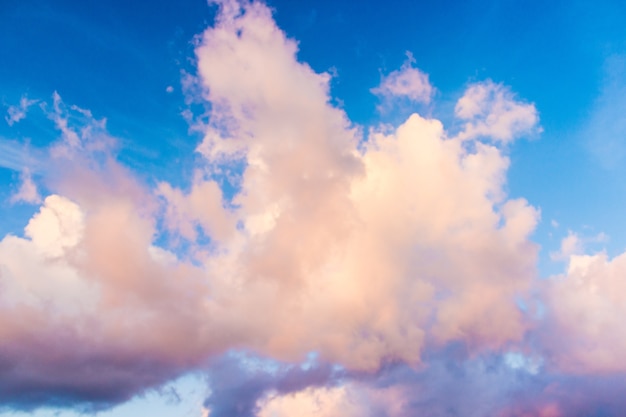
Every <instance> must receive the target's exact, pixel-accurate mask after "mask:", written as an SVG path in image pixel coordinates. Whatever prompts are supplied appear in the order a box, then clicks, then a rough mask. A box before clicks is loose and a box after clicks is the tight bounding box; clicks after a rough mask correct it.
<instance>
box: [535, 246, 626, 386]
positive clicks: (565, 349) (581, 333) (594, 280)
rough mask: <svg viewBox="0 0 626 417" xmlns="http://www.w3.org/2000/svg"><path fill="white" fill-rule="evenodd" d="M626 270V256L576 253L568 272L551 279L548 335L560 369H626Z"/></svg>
mask: <svg viewBox="0 0 626 417" xmlns="http://www.w3.org/2000/svg"><path fill="white" fill-rule="evenodd" d="M625 268H626V255H625V254H620V255H618V256H616V257H615V258H612V259H610V258H609V257H608V256H607V255H606V254H605V253H603V252H600V253H598V254H595V255H572V256H570V258H569V263H568V268H567V271H566V273H565V274H564V275H562V276H556V277H552V278H551V279H550V281H549V282H548V284H547V288H546V302H547V304H548V305H549V311H548V314H549V317H548V319H549V324H548V325H547V330H546V334H545V337H546V339H547V340H546V345H547V346H548V348H549V349H550V358H551V360H552V361H553V363H554V364H555V366H556V367H557V368H558V369H561V370H563V371H566V372H569V373H573V374H581V373H599V374H603V373H616V372H625V371H626V367H624V364H623V361H622V360H621V358H622V357H623V355H624V352H626V337H624V333H623V331H622V325H621V324H620V321H621V320H620V317H622V315H623V314H624V313H626V311H624V306H625V305H626V303H625V300H624V285H626V284H625V282H624V279H623V276H624V272H625V270H626V269H625Z"/></svg>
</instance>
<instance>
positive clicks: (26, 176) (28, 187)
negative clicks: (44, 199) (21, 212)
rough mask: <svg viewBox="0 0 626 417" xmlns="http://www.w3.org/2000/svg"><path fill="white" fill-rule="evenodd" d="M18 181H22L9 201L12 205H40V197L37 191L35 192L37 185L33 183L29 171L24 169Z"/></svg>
mask: <svg viewBox="0 0 626 417" xmlns="http://www.w3.org/2000/svg"><path fill="white" fill-rule="evenodd" d="M20 179H21V181H22V184H21V185H20V188H19V189H18V190H17V192H16V193H14V194H13V195H12V196H11V198H10V201H11V202H12V203H19V202H24V203H29V204H38V203H40V202H41V196H40V195H39V191H38V190H37V185H36V184H35V182H34V181H33V178H32V176H31V173H30V169H28V168H26V169H24V170H23V171H22V173H21V175H20Z"/></svg>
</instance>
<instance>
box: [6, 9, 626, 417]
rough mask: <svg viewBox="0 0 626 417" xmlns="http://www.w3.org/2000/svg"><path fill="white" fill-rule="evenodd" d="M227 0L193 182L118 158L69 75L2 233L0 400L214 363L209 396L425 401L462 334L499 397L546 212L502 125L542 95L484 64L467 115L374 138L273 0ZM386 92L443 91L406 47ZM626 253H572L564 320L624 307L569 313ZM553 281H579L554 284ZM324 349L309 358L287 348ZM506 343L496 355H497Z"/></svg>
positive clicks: (580, 357)
mask: <svg viewBox="0 0 626 417" xmlns="http://www.w3.org/2000/svg"><path fill="white" fill-rule="evenodd" d="M218 7H219V10H218V13H217V17H216V20H215V24H214V25H213V26H212V27H210V28H208V29H207V30H206V31H205V32H204V33H203V34H202V36H201V37H200V38H199V39H198V45H197V49H196V54H197V62H198V73H197V80H196V82H197V85H198V86H200V91H201V93H200V94H201V97H196V98H199V99H201V100H205V101H206V102H208V103H210V108H211V113H210V120H209V122H208V124H206V125H203V126H202V128H203V129H204V132H205V136H204V138H203V140H202V143H201V144H200V145H199V146H198V152H199V153H200V154H201V155H202V156H203V158H204V160H205V161H204V163H203V164H200V165H199V166H198V167H197V169H196V173H195V176H194V179H193V181H192V184H191V185H190V187H189V189H187V190H183V189H180V188H177V187H175V186H173V185H171V184H168V183H167V182H158V181H157V182H158V185H157V186H156V187H154V188H151V187H149V186H147V185H146V184H143V183H142V182H141V181H139V180H138V179H137V178H135V176H134V174H133V173H132V172H130V171H129V170H128V168H126V167H124V166H122V165H121V164H120V163H119V162H117V161H116V159H115V154H114V146H112V143H113V142H114V139H112V138H111V137H110V136H108V134H107V133H106V122H105V121H104V120H96V119H94V118H93V116H92V115H91V113H89V112H87V111H85V110H82V109H79V108H77V107H70V108H69V109H68V108H67V107H66V106H64V105H63V102H62V101H61V98H60V96H59V95H58V94H56V93H55V95H54V103H53V107H52V110H50V118H51V119H52V120H53V121H54V122H55V124H56V126H57V128H58V130H59V131H60V135H61V140H60V142H59V143H58V144H55V145H54V146H53V147H52V148H51V150H50V155H51V157H50V158H51V159H50V161H49V162H50V164H51V167H52V168H51V170H53V171H54V172H55V173H57V176H56V177H55V181H54V182H53V189H54V192H55V194H52V195H50V196H48V197H47V198H46V199H45V200H44V202H43V205H42V206H41V208H40V210H39V212H38V213H37V214H35V215H34V216H33V218H32V219H31V221H30V222H29V223H28V225H27V226H26V228H25V235H24V237H17V236H13V235H8V236H6V237H4V239H3V240H2V241H1V242H0V265H1V269H0V283H1V287H2V292H0V336H1V337H0V388H1V389H0V401H2V402H3V403H4V404H9V405H12V406H15V407H22V408H29V407H31V408H32V407H36V406H39V405H63V404H70V405H74V404H96V405H108V404H112V403H115V402H119V401H124V400H126V399H128V398H130V397H131V396H132V395H134V394H136V393H139V392H141V391H142V390H144V389H146V388H149V387H154V386H158V385H159V384H161V383H163V382H165V381H167V380H168V379H170V378H172V377H174V376H176V375H180V374H182V373H184V372H186V371H188V370H191V369H197V368H198V367H202V366H208V367H209V368H211V372H210V375H211V376H212V379H213V382H214V385H213V391H214V395H213V396H212V397H211V398H210V399H209V400H207V404H206V405H207V407H208V409H209V410H211V413H212V414H211V415H212V416H215V417H217V416H220V415H234V414H237V413H239V414H237V415H255V414H258V415H260V416H269V415H294V413H295V414H298V415H326V416H334V415H354V416H357V415H359V416H360V415H379V414H378V413H383V412H385V413H387V414H385V415H394V416H404V415H410V414H408V413H410V412H413V411H415V410H425V409H428V408H427V406H426V405H424V403H420V402H419V401H417V400H415V401H411V400H410V398H412V397H414V396H415V395H419V394H416V393H415V392H416V391H417V392H421V393H423V394H424V393H428V395H430V396H431V397H432V398H437V399H440V398H441V397H442V396H443V393H444V391H445V389H444V388H443V386H444V385H445V384H443V383H442V384H441V388H438V387H439V385H433V386H432V387H431V388H430V391H428V390H425V388H424V382H423V381H424V378H428V375H430V376H432V380H433V381H449V380H450V379H451V378H450V377H449V375H448V374H446V372H450V369H451V368H450V367H449V366H447V365H445V366H444V365H441V363H444V364H445V360H444V359H441V358H439V357H438V358H437V359H436V360H435V361H434V362H429V358H430V359H432V357H433V355H435V353H433V352H447V353H450V352H453V353H454V347H457V348H458V349H460V351H461V352H462V354H461V355H460V357H461V359H462V360H467V361H469V362H468V363H469V364H470V365H468V366H469V367H470V368H471V370H470V371H467V372H468V375H474V374H476V375H478V376H477V377H476V378H478V379H480V380H484V381H505V380H506V381H508V382H507V384H508V385H506V386H507V387H509V388H510V389H509V388H507V390H504V389H503V390H502V391H499V390H495V389H494V391H493V392H492V391H488V392H492V394H493V395H492V396H491V397H489V398H490V401H491V400H493V402H492V403H490V404H491V405H490V407H485V408H484V409H483V408H481V410H483V411H481V412H484V413H486V414H480V413H479V412H476V414H474V415H487V414H489V415H495V414H491V413H495V412H497V411H498V410H499V409H500V408H503V407H505V405H506V404H505V403H504V400H508V399H509V396H510V395H512V394H511V392H515V391H516V390H518V387H517V385H515V384H514V383H513V382H511V379H507V378H512V377H511V376H510V375H513V374H514V373H515V372H518V371H515V372H514V370H515V369H518V368H520V366H521V365H519V364H518V365H519V366H518V365H516V366H517V367H515V366H512V365H510V364H509V365H507V364H506V363H505V362H502V357H501V356H498V355H500V354H501V353H504V351H505V349H507V348H510V347H511V346H512V345H514V344H515V343H518V342H521V341H523V340H524V338H525V336H526V335H527V332H528V331H529V329H530V323H529V320H528V319H527V318H526V317H525V315H524V313H523V312H522V308H521V307H519V306H518V304H521V303H520V301H521V300H522V299H523V298H524V297H525V296H526V295H527V294H528V291H529V290H530V289H531V288H532V286H533V285H534V282H535V263H536V253H537V247H536V245H534V244H533V243H532V242H531V241H530V240H529V235H530V234H531V233H532V232H533V230H534V228H535V225H536V223H537V221H538V220H539V211H538V210H537V209H536V208H534V207H532V206H531V205H529V204H528V202H527V201H525V200H524V199H511V198H509V197H508V196H507V194H506V192H505V185H506V171H507V168H508V165H509V160H508V158H507V157H506V150H505V149H504V148H503V146H505V145H506V144H507V143H510V142H512V141H513V140H515V139H516V138H519V137H521V136H525V135H529V134H532V133H533V132H535V131H536V130H537V129H538V127H537V123H538V116H537V111H536V109H535V107H534V106H533V105H532V104H528V103H523V102H520V101H518V100H517V99H516V97H515V96H514V94H513V93H512V92H511V91H510V90H509V89H508V88H507V87H505V86H502V85H500V84H495V83H493V82H491V81H487V82H484V83H478V84H473V85H470V86H469V87H468V89H467V91H466V92H465V94H464V95H463V97H461V99H460V100H459V101H458V103H457V106H456V108H455V113H456V116H457V117H458V118H459V119H460V120H461V121H463V123H464V125H463V129H462V131H461V133H460V134H458V135H456V136H450V135H448V133H447V131H446V129H445V127H444V126H443V124H442V123H441V122H440V121H438V120H435V119H428V118H424V117H422V116H420V115H418V114H413V115H411V116H410V117H409V118H408V119H407V120H406V121H405V122H404V123H402V124H401V125H399V126H397V127H396V128H392V129H391V128H389V127H372V128H370V129H369V131H368V132H367V135H366V137H363V134H362V129H359V128H358V127H357V126H354V125H353V124H352V123H351V122H350V120H349V119H348V118H347V116H346V114H345V113H344V112H343V111H342V110H341V109H338V108H336V107H334V106H333V105H332V104H331V100H330V99H331V97H330V92H329V80H330V75H328V74H318V73H316V72H314V71H313V70H312V69H311V68H310V67H309V66H308V65H306V64H304V63H301V62H299V61H298V59H297V57H296V54H297V44H296V42H295V41H293V40H291V39H288V38H287V37H286V36H285V34H284V33H283V32H282V31H281V30H280V29H279V28H278V27H277V26H276V24H275V22H274V20H273V19H272V15H271V12H270V10H269V9H268V7H267V6H265V5H264V4H262V3H259V2H251V3H250V2H237V1H234V0H224V1H220V2H218ZM375 91H376V92H378V93H379V94H382V95H384V96H393V95H396V96H397V95H404V96H408V97H410V98H411V99H413V100H418V101H423V102H428V100H429V99H430V97H431V95H432V87H431V86H430V84H429V83H428V78H427V76H426V75H425V74H423V73H422V72H420V71H419V70H417V69H416V68H413V67H412V66H411V65H410V62H409V64H405V66H403V67H402V69H401V70H399V71H398V72H392V73H391V74H390V75H389V76H388V77H386V78H384V79H383V81H382V84H381V86H380V87H379V88H378V89H376V90H375ZM68 112H74V114H75V115H79V116H80V117H78V119H79V120H81V121H82V125H81V126H72V124H71V123H69V122H68V120H69V117H68ZM68 162H71V164H69V163H68ZM68 166H69V168H68ZM59 178H60V179H59ZM224 184H228V187H230V188H231V190H229V191H228V192H227V190H226V188H227V187H225V186H224ZM232 189H234V191H232ZM157 241H158V242H160V243H159V245H157V243H156V242H157ZM620 259H621V258H618V259H615V260H613V261H607V260H606V259H605V258H602V257H601V256H600V257H594V258H573V260H572V264H571V265H572V266H571V267H570V271H569V275H570V276H572V277H574V281H572V279H569V280H567V281H565V280H564V281H562V282H561V281H555V282H554V283H552V284H550V285H549V286H548V287H549V288H548V289H547V290H545V294H546V300H547V301H548V303H550V304H551V305H552V304H554V305H556V307H555V309H554V313H553V315H552V316H550V317H551V323H554V326H556V328H558V329H559V330H558V331H559V332H561V331H563V329H565V333H564V334H566V336H567V337H571V339H572V340H574V339H576V340H578V337H579V336H581V337H582V338H583V340H590V338H592V337H593V336H594V333H593V332H594V331H596V329H597V328H598V323H602V325H603V326H605V327H606V329H613V328H615V326H616V325H617V324H616V323H617V322H615V323H614V322H612V321H611V320H610V318H611V317H613V316H612V315H611V311H612V310H611V311H609V312H607V313H606V314H604V313H598V315H597V316H593V317H589V318H588V321H587V322H585V323H586V324H587V325H584V324H585V323H583V326H582V327H576V328H573V327H572V328H569V327H568V326H567V323H571V322H572V320H573V318H574V317H578V316H579V315H580V312H581V311H582V310H585V309H586V308H587V307H588V306H587V305H586V303H587V302H588V301H589V300H590V299H587V298H585V297H581V295H580V294H581V292H580V291H579V290H580V288H579V287H581V286H583V287H584V288H587V289H588V290H589V291H590V292H593V293H594V294H598V297H599V298H598V299H597V300H596V299H595V298H593V299H591V300H596V301H594V303H596V304H597V305H600V304H601V303H602V300H604V299H605V298H606V296H608V295H609V292H611V291H612V290H611V289H613V288H618V287H616V285H617V286H619V283H618V282H617V280H613V279H608V280H607V281H606V282H607V283H606V290H601V291H598V290H597V289H596V286H595V284H591V283H590V280H591V277H595V276H596V275H599V276H603V275H604V274H605V273H608V274H609V276H614V275H615V276H616V275H617V274H618V273H619V270H620V268H621V266H620V265H621V263H620V262H621V261H620ZM611 274H613V275H611ZM579 281H580V282H582V284H574V282H579ZM614 281H615V282H614ZM602 288H604V287H602ZM561 293H564V294H565V295H566V297H565V299H564V300H565V302H560V304H559V303H558V302H556V301H555V302H554V303H553V302H552V300H556V299H557V298H558V297H560V295H559V294H561ZM616 297H617V296H616ZM619 302H620V300H619V297H618V298H615V299H614V304H613V305H614V308H615V309H616V311H619V307H618V306H619ZM594 305H595V304H594ZM559 334H560V333H559ZM547 339H549V340H550V342H549V343H552V342H554V343H555V344H558V342H555V341H553V340H551V339H550V338H549V337H547ZM623 344H624V343H623V340H619V338H618V339H616V340H615V346H616V347H615V350H614V351H609V352H607V351H604V350H598V349H595V350H594V349H593V348H592V349H590V347H589V345H588V344H585V343H582V344H580V345H577V344H572V345H571V349H570V350H569V351H563V352H558V353H555V355H554V363H555V364H557V367H558V368H556V369H560V370H564V371H568V370H572V369H579V370H581V369H583V370H590V371H605V370H608V369H615V366H616V363H617V362H618V361H619V359H618V358H619V353H620V352H623V350H624V348H623ZM451 347H452V348H451ZM233 349H234V350H244V351H247V352H249V353H250V354H253V355H263V356H265V357H268V358H270V360H273V361H278V362H276V363H275V366H276V367H277V370H273V371H272V370H269V371H267V372H265V373H264V372H260V373H255V372H251V371H250V372H249V370H248V371H247V370H246V368H245V367H246V366H252V365H250V363H249V362H248V363H247V362H246V361H243V360H242V361H241V362H240V363H236V362H237V361H236V360H235V363H234V364H233V363H232V362H229V361H230V359H228V360H220V359H219V357H220V356H221V355H223V354H226V353H227V352H229V351H231V350H233ZM555 349H556V348H555ZM312 352H314V353H315V355H316V357H317V361H316V362H315V363H314V364H312V365H310V367H309V368H306V367H303V368H298V367H297V366H296V365H293V363H299V362H303V361H305V360H306V358H307V357H308V356H307V355H311V354H312ZM494 352H495V353H494ZM555 352H556V350H555ZM493 354H496V357H497V358H499V359H497V358H496V359H494V360H495V361H496V362H497V363H496V365H494V368H493V369H497V370H498V372H497V373H496V374H495V376H494V375H492V374H490V373H489V371H488V369H491V368H489V367H488V366H487V365H484V363H487V362H488V360H489V357H490V356H489V355H493ZM561 355H563V356H561ZM435 356H436V355H435ZM472 361H474V362H472ZM498 361H499V362H498ZM522 362H523V361H522ZM433 363H434V365H433ZM524 363H525V362H524ZM550 363H552V362H550ZM210 364H212V365H210ZM290 364H291V365H290ZM438 364H439V365H438ZM472 364H479V365H472ZM333 365H334V367H333ZM483 365H484V366H483ZM472 366H473V368H472ZM468 369H469V368H468ZM476 369H478V370H476ZM485 369H487V370H485ZM444 370H447V371H446V372H444ZM395 372H398V373H395ZM459 372H461V371H459ZM463 372H465V371H463ZM507 372H509V373H507ZM519 372H521V371H519ZM525 372H526V373H527V374H529V375H531V374H533V372H535V371H532V372H531V371H528V370H526V371H525ZM229 375H231V376H232V375H238V376H240V378H238V379H236V380H230V379H228V376H229ZM390 375H391V376H390ZM398 375H403V377H406V378H407V379H406V380H404V381H400V379H399V378H400V377H398ZM442 375H443V376H442ZM446 375H447V376H446ZM533 375H534V374H533ZM527 377H528V378H531V377H530V376H527ZM446 378H447V379H446ZM542 383H543V382H542V381H540V382H537V383H536V384H537V385H538V386H543V385H542ZM385 384H386V385H385ZM484 386H487V384H485V385H484ZM440 391H441V392H440ZM218 394H219V395H218ZM222 394H223V395H222ZM290 395H291V396H290ZM424 395H426V394H424ZM490 395H491V394H490ZM235 397H240V398H244V397H245V401H244V402H241V403H240V405H241V404H243V405H241V407H243V408H237V406H236V404H234V403H233V402H234V401H235V399H234V398H235ZM354 398H357V399H356V400H355V399H354ZM365 398H369V399H370V400H368V402H365V405H363V402H364V401H365V400H364V399H365ZM459 398H464V399H465V398H466V397H459ZM467 398H469V397H467ZM229 401H230V402H229ZM460 401H461V400H459V402H460ZM318 403H319V404H322V406H323V407H325V408H324V410H322V411H319V412H318V411H315V410H314V408H312V407H314V404H318ZM312 404H313V405H312ZM394 404H395V405H394ZM233 407H234V408H233ZM394 407H395V408H394ZM455 407H457V406H456V405H455ZM537 407H544V408H545V409H546V410H548V411H546V413H549V412H551V411H550V410H557V411H558V410H560V408H554V407H553V408H550V407H551V405H550V403H549V401H546V403H545V404H544V403H541V404H539V405H537ZM546 407H547V408H546ZM462 408H463V407H462V406H461V405H458V407H457V408H456V409H458V410H461V409H462ZM503 409H504V408H503ZM311 410H314V411H311ZM376 410H378V411H376ZM557 411H554V412H555V413H556V412H557ZM512 412H513V411H512ZM233 413H234V414H233ZM307 413H309V414H307ZM366 413H370V414H366ZM433 415H435V414H433ZM466 415H470V414H466ZM505 415H506V414H505ZM542 415H551V414H545V413H544V414H542ZM552 415H557V414H554V413H553V414H552Z"/></svg>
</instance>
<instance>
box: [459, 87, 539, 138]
mask: <svg viewBox="0 0 626 417" xmlns="http://www.w3.org/2000/svg"><path fill="white" fill-rule="evenodd" d="M454 110H455V114H456V117H457V118H459V119H460V120H463V121H465V124H464V126H463V130H462V131H461V132H460V133H459V134H458V138H459V139H462V140H467V139H474V138H480V137H487V138H491V139H492V140H494V141H498V142H502V143H508V142H511V141H512V140H514V139H516V138H519V137H521V136H524V135H532V134H534V133H536V132H538V131H540V128H539V127H538V122H539V115H538V113H537V110H536V109H535V106H534V104H529V103H524V102H521V101H518V100H517V99H516V97H515V95H514V94H513V93H512V92H511V90H510V89H509V88H508V87H505V86H504V85H502V84H496V83H494V82H492V81H490V80H488V81H485V82H481V83H475V84H471V85H470V86H469V87H468V88H467V90H466V91H465V93H464V94H463V96H462V97H461V98H460V99H459V101H458V102H457V104H456V107H455V109H454Z"/></svg>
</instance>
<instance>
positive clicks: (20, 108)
mask: <svg viewBox="0 0 626 417" xmlns="http://www.w3.org/2000/svg"><path fill="white" fill-rule="evenodd" d="M36 103H37V100H29V99H28V97H26V96H23V97H22V98H21V99H20V103H19V104H18V105H15V106H9V108H8V109H7V115H6V116H5V117H4V120H6V122H7V124H8V125H9V126H13V125H14V124H15V123H18V122H19V121H21V120H22V119H24V118H26V113H27V112H28V108H29V107H31V106H32V105H33V104H36Z"/></svg>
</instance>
